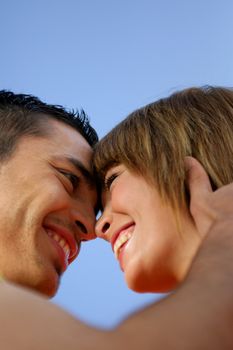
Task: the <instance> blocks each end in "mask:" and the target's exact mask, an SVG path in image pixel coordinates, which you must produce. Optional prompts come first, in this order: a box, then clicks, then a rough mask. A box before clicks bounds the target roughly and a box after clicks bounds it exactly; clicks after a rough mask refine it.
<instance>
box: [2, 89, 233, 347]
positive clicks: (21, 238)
mask: <svg viewBox="0 0 233 350" xmlns="http://www.w3.org/2000/svg"><path fill="white" fill-rule="evenodd" d="M0 123H1V131H0V133H1V135H0V151H1V154H0V157H1V173H0V179H1V185H2V191H1V200H0V218H1V248H0V249H1V254H0V271H1V275H2V277H3V278H4V279H5V280H8V281H11V282H13V283H15V284H17V285H21V286H26V287H29V288H30V289H33V290H36V291H38V292H40V293H42V294H44V295H47V296H52V295H54V294H55V293H56V290H57V288H58V285H59V278H60V276H61V274H62V273H63V272H64V271H65V270H66V268H67V266H68V265H69V264H70V263H71V262H72V261H73V260H74V259H75V258H76V256H77V255H78V251H79V249H80V245H81V242H82V241H86V240H90V239H92V238H95V233H94V232H96V235H97V236H98V237H101V238H103V239H106V240H107V241H109V242H110V243H111V244H112V248H113V250H114V253H115V256H116V258H117V259H118V260H119V264H120V267H121V269H122V270H123V272H124V274H125V279H126V282H127V284H128V286H129V287H130V288H131V289H133V290H135V291H139V292H157V291H158V292H161V291H166V292H168V291H172V290H174V289H175V292H173V293H172V294H170V295H169V296H168V297H167V298H165V299H164V300H162V301H161V302H159V303H157V304H154V305H152V306H151V307H149V308H147V309H145V310H143V311H141V312H138V313H137V314H134V315H132V316H131V317H129V318H128V319H127V320H125V321H124V322H123V323H122V324H120V325H119V326H118V327H117V328H116V329H114V330H112V331H110V332H104V331H100V330H96V329H93V328H90V327H88V326H86V325H84V324H83V323H81V322H79V321H78V320H75V319H73V318H72V317H71V316H70V315H68V314H67V313H65V312H63V311H62V310H60V309H59V308H57V307H55V306H54V305H51V304H49V303H48V302H47V301H45V300H44V299H43V298H42V297H41V296H39V295H36V294H35V293H32V292H29V291H27V290H26V289H24V288H19V287H16V286H15V285H13V284H11V283H8V282H6V283H1V285H0V303H1V314H0V320H1V325H2V328H1V329H2V331H1V335H0V343H1V344H3V345H4V347H3V348H4V349H25V348H26V347H28V348H30V349H53V348H54V349H57V350H59V349H64V348H65V347H69V348H70V349H99V348H100V349H105V348H113V349H114V348H116V349H118V348H119V347H125V348H127V349H139V348H140V349H141V348H142V347H143V348H145V349H202V348H203V349H219V348H221V349H228V348H229V349H230V348H232V346H233V344H232V343H233V340H232V339H231V338H232V337H231V326H232V324H231V319H232V315H233V302H232V288H233V279H232V278H231V277H232V273H233V267H231V265H232V264H231V260H232V255H233V232H232V219H233V218H232V216H233V215H232V210H231V201H232V193H233V188H232V185H228V186H224V185H227V184H228V183H230V182H232V178H233V175H232V174H233V169H232V165H231V161H230V159H231V154H232V151H233V150H231V147H232V140H233V91H232V90H230V89H224V88H203V89H195V88H193V89H188V90H184V91H181V92H178V93H176V94H173V95H172V96H170V97H169V98H166V99H162V100H160V101H157V102H155V103H152V104H150V105H148V106H146V107H143V108H141V109H139V110H137V111H135V112H134V113H132V114H131V115H130V116H129V117H128V118H126V119H125V120H124V121H123V122H122V123H120V124H119V125H118V126H117V127H115V128H114V129H113V130H112V131H111V132H110V133H109V134H108V135H107V136H106V137H105V138H104V139H103V140H101V141H100V142H99V143H97V136H96V133H95V132H94V130H93V129H92V128H91V126H90V125H89V123H88V120H87V119H86V117H85V115H84V114H82V115H81V116H79V117H78V116H77V115H75V114H73V113H69V112H67V111H65V110H64V109H63V108H62V107H60V106H50V105H46V104H44V103H42V102H41V101H39V100H38V99H36V98H33V97H30V96H25V95H14V94H12V93H9V92H2V94H1V96H0ZM92 147H94V159H93V162H94V167H93V169H92V166H91V163H92ZM97 178H98V181H97V180H96V179H97ZM96 182H97V183H98V188H100V189H101V206H102V215H101V217H100V218H99V220H98V222H97V223H95V216H96V213H97V211H98V208H99V204H98V202H99V199H98V196H97V194H96ZM220 187H222V188H220ZM218 188H220V189H218ZM213 190H215V191H214V192H213ZM95 226H96V227H95ZM21 315H22V316H21Z"/></svg>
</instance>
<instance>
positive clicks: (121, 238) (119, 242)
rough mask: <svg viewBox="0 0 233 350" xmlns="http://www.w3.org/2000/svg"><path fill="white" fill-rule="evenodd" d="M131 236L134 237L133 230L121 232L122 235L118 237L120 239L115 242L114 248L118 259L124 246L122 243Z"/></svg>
mask: <svg viewBox="0 0 233 350" xmlns="http://www.w3.org/2000/svg"><path fill="white" fill-rule="evenodd" d="M131 237H132V232H125V233H121V234H120V236H119V237H118V239H117V240H116V242H115V244H114V249H113V250H114V254H115V257H116V259H118V257H119V253H120V248H121V247H122V245H123V244H125V242H127V241H128V240H129V239H130V238H131Z"/></svg>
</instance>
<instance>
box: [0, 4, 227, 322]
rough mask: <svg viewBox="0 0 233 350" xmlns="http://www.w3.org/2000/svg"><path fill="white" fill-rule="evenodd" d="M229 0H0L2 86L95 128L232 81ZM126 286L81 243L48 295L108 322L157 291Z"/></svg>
mask: <svg viewBox="0 0 233 350" xmlns="http://www.w3.org/2000/svg"><path fill="white" fill-rule="evenodd" d="M232 14H233V2H232V0H222V1H219V0H170V1H169V0H98V1H97V0H92V1H91V0H40V1H38V0H37V1H35V0H20V1H13V0H8V1H0V38H1V42H0V62H1V64H0V89H10V90H13V91H15V92H22V93H30V94H33V95H36V96H38V97H40V98H41V99H42V100H44V101H45V102H48V103H55V104H62V105H64V106H65V107H67V108H83V109H84V110H85V111H86V112H87V113H88V115H89V116H90V119H91V122H92V125H93V126H94V127H95V128H96V129H97V131H98V133H99V135H100V137H101V136H103V135H104V134H105V133H106V132H107V131H109V130H110V129H111V128H112V127H113V126H114V125H115V124H116V123H117V122H119V121H120V120H122V119H123V118H124V117H125V116H126V115H127V114H128V113H129V112H131V111H133V110H134V109H136V108H137V107H140V106H142V105H145V104H147V103H149V102H152V101H153V100H155V99H157V98H159V97H162V96H166V95H168V94H170V93H171V92H173V91H175V90H178V89H182V88H185V87H188V86H193V85H198V86H200V85H206V84H212V85H224V86H233V68H232V63H233V40H232V36H233V21H232ZM157 297H158V296H157V295H151V294H144V295H139V294H136V293H133V292H130V291H128V289H127V287H126V285H125V282H124V278H123V275H122V273H121V272H120V270H119V268H118V264H117V262H116V261H115V260H114V257H113V254H112V252H111V248H110V246H108V244H107V243H105V242H101V241H98V240H96V241H94V242H89V243H86V244H85V245H83V247H82V251H81V254H80V256H79V258H78V259H77V261H76V262H75V263H74V264H73V265H72V266H71V267H70V268H69V270H68V272H67V273H66V276H64V277H63V279H62V283H61V287H60V291H59V292H58V294H57V296H56V297H55V298H54V299H53V302H54V303H57V304H59V305H62V306H63V307H64V308H65V309H67V310H69V311H70V312H72V313H73V314H74V315H76V316H77V317H79V318H81V319H82V320H85V321H87V322H89V323H91V324H94V325H97V326H100V327H112V326H114V325H115V324H116V323H117V322H119V321H120V320H121V319H122V318H123V317H125V316H126V315H128V314H129V312H131V311H132V310H134V309H135V308H139V307H141V306H143V305H144V304H145V303H148V302H150V301H151V300H154V299H156V298H157Z"/></svg>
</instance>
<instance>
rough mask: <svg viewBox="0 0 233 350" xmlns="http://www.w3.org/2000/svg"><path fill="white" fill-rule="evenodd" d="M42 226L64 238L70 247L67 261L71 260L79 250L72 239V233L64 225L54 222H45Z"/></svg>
mask: <svg viewBox="0 0 233 350" xmlns="http://www.w3.org/2000/svg"><path fill="white" fill-rule="evenodd" d="M44 228H45V229H48V230H51V231H53V232H55V233H56V234H57V235H59V236H60V237H62V238H64V239H65V241H66V242H67V243H68V245H69V247H70V255H69V262H70V261H72V260H73V258H74V257H76V255H77V254H78V251H79V246H78V244H77V242H76V240H75V239H74V235H73V233H72V232H71V231H70V230H69V229H67V228H66V227H64V226H61V225H58V224H54V223H49V224H48V223H46V224H45V225H44Z"/></svg>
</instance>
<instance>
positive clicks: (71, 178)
mask: <svg viewBox="0 0 233 350" xmlns="http://www.w3.org/2000/svg"><path fill="white" fill-rule="evenodd" d="M59 171H60V173H61V174H63V175H64V176H65V177H66V178H67V179H68V180H69V181H70V183H71V185H72V187H73V191H75V190H76V188H77V187H78V184H79V178H78V176H76V175H74V174H73V173H69V172H67V171H65V170H61V169H60V170H59Z"/></svg>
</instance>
